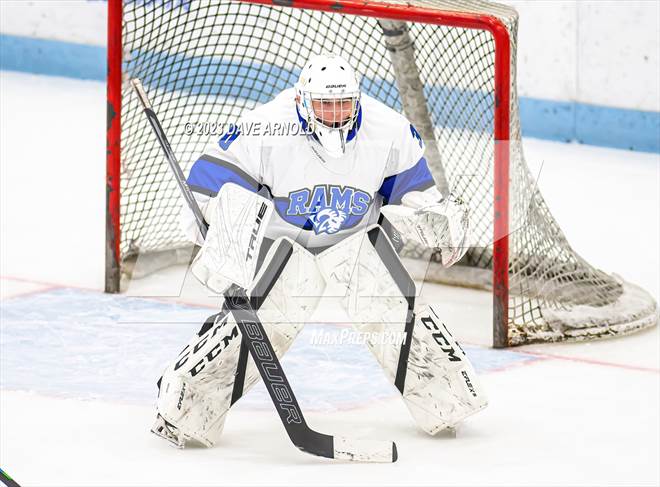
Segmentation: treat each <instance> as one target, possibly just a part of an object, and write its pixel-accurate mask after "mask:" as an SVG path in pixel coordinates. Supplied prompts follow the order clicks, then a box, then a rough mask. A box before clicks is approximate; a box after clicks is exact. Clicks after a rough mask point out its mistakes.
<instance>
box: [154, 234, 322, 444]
mask: <svg viewBox="0 0 660 487" xmlns="http://www.w3.org/2000/svg"><path fill="white" fill-rule="evenodd" d="M281 240H284V239H278V240H277V241H276V242H274V243H273V245H272V247H271V249H270V251H269V253H268V256H267V257H266V259H265V261H264V265H263V266H262V269H261V271H260V272H259V275H258V276H257V278H256V279H255V283H259V282H262V285H259V284H256V285H254V286H252V288H251V289H250V292H251V293H254V292H259V291H262V290H263V288H264V286H263V282H264V281H261V280H262V279H265V280H266V281H267V280H268V279H269V278H270V277H272V276H269V275H268V273H269V272H270V271H272V269H270V270H269V265H268V264H269V261H270V259H271V257H272V255H273V254H274V252H275V251H276V250H277V247H278V246H279V244H280V241H281ZM289 243H291V244H292V245H293V251H292V254H291V257H290V258H289V260H288V262H287V264H286V265H285V266H284V268H283V269H282V270H281V272H280V273H279V277H278V278H277V281H276V282H275V283H274V284H273V285H272V287H270V289H269V291H268V294H267V297H266V298H265V300H264V301H263V303H262V304H261V306H260V308H259V311H258V313H257V314H258V315H259V318H260V319H261V320H262V323H263V325H264V328H265V329H266V333H267V334H268V337H269V338H270V340H271V343H272V345H273V348H274V350H275V353H276V354H277V356H278V357H281V356H282V355H283V354H284V353H285V352H286V351H287V350H288V349H289V347H290V346H291V343H292V342H293V340H294V339H295V337H296V336H297V335H298V333H299V332H300V330H301V329H302V326H303V324H304V323H305V321H306V320H307V319H308V318H309V316H310V315H311V313H312V312H313V311H314V309H315V308H316V304H317V302H318V299H319V296H320V295H321V294H322V292H323V288H324V283H323V278H322V277H321V276H320V274H319V273H318V272H317V271H316V267H315V265H314V256H313V255H312V254H311V253H309V252H308V251H307V250H305V249H304V248H303V247H301V246H300V245H298V244H295V243H293V242H291V241H289ZM266 287H269V286H266ZM240 342H241V335H240V332H239V330H238V327H237V326H236V323H235V321H234V320H233V316H232V315H231V314H225V315H224V316H221V317H220V319H217V320H216V323H215V324H214V325H213V326H212V327H211V328H209V329H208V330H207V331H206V333H204V334H203V335H202V336H201V337H199V336H195V337H194V338H193V340H192V341H191V342H190V343H189V344H188V346H186V348H185V349H184V350H183V351H182V352H181V354H179V356H178V357H177V359H176V361H175V362H174V363H173V364H171V365H170V366H168V367H167V368H166V370H165V372H164V373H163V378H162V382H161V387H160V394H159V397H158V402H157V408H158V413H159V414H160V415H161V416H162V417H163V418H164V419H165V420H166V421H167V422H168V423H170V424H172V425H173V426H174V427H175V428H176V430H177V433H178V436H179V444H180V446H184V444H185V442H186V441H190V440H195V441H198V442H200V443H201V444H203V445H205V446H208V447H210V446H213V445H214V444H215V443H217V441H218V439H219V437H220V435H221V433H222V429H223V425H224V421H225V417H226V414H227V411H228V410H229V408H230V406H231V398H232V393H233V386H234V379H235V374H236V369H237V364H238V356H239V349H240ZM259 377H260V376H259V373H258V371H257V369H256V367H255V365H254V362H253V361H252V359H248V362H247V367H246V373H245V383H244V387H243V390H244V392H247V390H248V389H249V388H250V387H251V386H252V385H253V384H254V383H256V381H257V380H258V379H259Z"/></svg>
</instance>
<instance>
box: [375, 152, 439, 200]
mask: <svg viewBox="0 0 660 487" xmlns="http://www.w3.org/2000/svg"><path fill="white" fill-rule="evenodd" d="M434 185H435V181H434V180H433V176H432V175H431V171H429V166H428V164H427V163H426V159H425V158H424V157H422V158H421V159H420V160H419V161H418V162H417V164H415V165H414V166H413V167H411V168H410V169H406V170H405V171H403V172H400V173H399V174H394V175H393V176H388V177H386V178H385V179H384V180H383V184H382V185H381V187H380V189H379V190H378V193H379V194H380V195H381V196H382V197H383V204H384V205H398V204H400V203H401V198H402V197H403V195H404V194H406V193H407V192H409V191H424V190H425V189H428V188H430V187H432V186H434Z"/></svg>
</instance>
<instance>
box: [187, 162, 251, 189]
mask: <svg viewBox="0 0 660 487" xmlns="http://www.w3.org/2000/svg"><path fill="white" fill-rule="evenodd" d="M225 183H235V184H238V185H239V186H242V187H243V188H245V189H247V190H250V191H253V192H255V193H256V192H257V191H258V190H259V187H260V185H259V182H258V181H257V180H256V179H254V178H253V177H252V176H250V175H249V174H248V173H246V172H245V171H244V170H243V169H241V168H240V167H238V166H236V165H235V164H232V163H230V162H227V161H223V160H222V159H218V158H217V157H213V156H211V155H208V154H204V155H202V157H200V158H199V159H197V160H196V161H195V163H194V164H193V166H192V168H191V169H190V175H189V176H188V185H189V186H190V189H191V190H193V191H196V192H197V193H202V194H205V195H207V196H211V197H213V196H215V195H217V194H218V191H220V188H222V185H223V184H225Z"/></svg>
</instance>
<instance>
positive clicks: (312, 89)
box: [295, 54, 360, 157]
mask: <svg viewBox="0 0 660 487" xmlns="http://www.w3.org/2000/svg"><path fill="white" fill-rule="evenodd" d="M295 89H296V109H297V111H298V116H299V118H300V120H301V123H302V124H303V128H305V130H307V131H308V132H309V133H311V137H312V138H314V139H315V140H316V142H318V143H319V144H320V145H321V147H322V148H323V150H324V151H325V153H326V154H327V155H329V156H331V157H341V156H343V155H344V154H345V153H346V151H347V148H348V147H349V145H350V142H351V141H353V140H354V139H355V135H356V132H357V127H358V126H359V123H360V121H359V116H360V81H359V79H358V75H357V73H356V72H355V70H353V68H352V67H351V66H350V65H349V64H348V62H346V60H344V59H343V58H341V57H340V56H337V55H335V54H321V55H318V56H314V57H312V58H311V59H310V60H309V61H307V63H306V64H305V67H304V68H303V70H302V72H301V73H300V78H299V80H298V82H297V83H296V84H295Z"/></svg>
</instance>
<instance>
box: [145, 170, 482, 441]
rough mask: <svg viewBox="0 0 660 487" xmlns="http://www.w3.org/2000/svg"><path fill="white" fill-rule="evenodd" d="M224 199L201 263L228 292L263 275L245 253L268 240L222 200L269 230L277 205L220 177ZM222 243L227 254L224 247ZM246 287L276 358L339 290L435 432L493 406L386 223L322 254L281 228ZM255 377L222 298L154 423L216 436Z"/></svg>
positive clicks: (173, 433)
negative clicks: (275, 269)
mask: <svg viewBox="0 0 660 487" xmlns="http://www.w3.org/2000/svg"><path fill="white" fill-rule="evenodd" d="M217 199H218V202H217V204H215V205H214V209H213V210H212V211H211V212H210V214H209V215H208V219H209V220H210V221H209V223H210V227H209V235H208V236H207V239H206V241H205V242H204V245H203V247H202V249H201V251H200V252H199V254H198V256H197V257H196V259H195V262H194V263H193V272H194V274H195V275H196V276H197V277H198V278H202V279H201V280H202V282H203V283H204V284H205V285H208V284H209V283H210V282H209V281H213V282H212V284H213V285H212V288H214V289H215V290H216V291H220V289H219V287H222V286H224V285H225V284H224V283H225V282H228V281H231V280H238V281H239V282H238V283H239V284H244V283H242V282H240V279H247V276H250V275H254V270H255V268H256V265H257V263H256V261H257V259H256V258H245V257H246V256H248V255H254V254H255V252H251V253H250V252H248V250H249V248H250V247H251V245H250V244H251V243H252V244H253V245H255V247H253V248H257V249H258V248H259V247H260V245H261V243H262V240H263V231H261V230H260V229H257V230H256V231H255V230H254V229H251V230H250V231H246V232H242V231H241V230H235V229H242V228H245V227H246V225H241V222H240V221H238V220H237V219H236V218H233V217H231V214H229V213H226V212H225V213H223V211H222V208H227V207H228V205H227V202H230V201H231V202H235V201H236V200H240V201H241V202H242V203H243V205H244V206H243V208H246V211H243V212H238V214H240V215H242V217H241V218H242V219H243V221H244V222H247V221H255V217H257V216H259V214H261V216H260V218H262V219H263V221H262V223H261V224H260V228H265V226H266V224H267V220H268V218H269V216H270V211H271V208H272V206H271V205H272V203H271V202H270V201H268V200H267V199H265V198H263V197H261V196H260V195H257V194H254V193H251V192H249V191H247V190H245V189H243V188H241V187H239V186H237V185H234V184H231V183H228V184H225V185H224V186H223V187H222V189H221V190H220V192H219V194H218V196H217ZM223 202H224V204H223ZM263 205H266V207H267V210H266V211H264V210H263V208H264V206H263ZM234 207H235V206H234ZM208 213H209V212H208V211H207V214H208ZM232 218H233V219H232ZM237 218H238V217H237ZM248 227H249V226H248ZM227 236H232V238H230V239H229V240H224V241H225V242H231V245H227V246H219V242H223V240H222V239H223V238H227ZM284 243H285V244H286V245H290V246H291V248H292V251H291V253H290V255H289V257H288V258H287V260H286V262H285V265H284V266H283V267H282V270H281V272H280V273H279V275H277V276H276V275H273V273H272V272H269V271H268V270H269V265H268V263H269V262H270V261H271V259H272V258H273V255H274V253H275V252H276V251H277V249H278V248H279V247H280V246H281V245H282V244H284ZM218 252H222V253H223V254H222V257H220V258H218V257H217V256H218ZM216 266H219V267H220V268H216ZM218 276H222V278H220V279H219V278H218ZM204 279H206V280H204ZM234 282H236V281H234ZM246 287H247V288H248V293H249V296H250V302H251V304H252V307H253V309H255V310H256V311H258V315H259V318H260V319H261V322H262V324H263V326H264V329H265V330H266V333H267V335H268V337H269V338H270V341H271V343H272V345H273V349H274V351H275V353H276V355H277V356H278V358H279V357H281V356H282V355H283V354H284V353H285V352H286V351H287V350H288V348H289V347H290V345H291V343H292V342H293V340H294V339H295V337H296V336H297V335H298V333H299V332H300V330H301V329H302V326H303V325H304V323H306V322H307V321H308V320H309V318H310V317H311V315H312V313H313V312H314V310H315V309H316V307H317V305H318V303H319V300H320V297H321V296H323V295H324V294H326V295H333V296H341V306H342V307H343V308H344V309H345V311H346V312H347V314H348V316H349V317H350V320H351V322H352V326H353V327H354V328H355V329H356V330H357V331H359V332H365V333H366V336H368V337H369V340H367V345H368V347H369V349H370V350H371V352H372V353H373V354H374V356H375V358H376V359H377V361H378V362H379V363H380V365H381V366H382V367H383V370H384V372H385V374H386V376H387V378H388V379H389V380H390V381H391V382H392V383H393V384H394V385H395V386H396V387H397V389H398V390H399V391H400V393H401V395H402V397H403V399H404V401H405V403H406V405H407V407H408V409H409V410H410V412H411V414H412V417H413V419H414V420H415V422H416V423H417V425H418V426H419V427H420V428H421V429H422V430H424V431H425V432H427V433H429V434H436V433H438V432H439V431H442V430H444V429H447V428H453V427H455V426H456V425H457V424H458V423H459V422H461V421H462V420H463V419H465V418H466V417H467V416H469V415H471V414H474V413H475V412H477V411H479V410H481V409H483V408H484V407H485V406H486V404H487V401H486V398H485V395H484V393H483V390H482V389H481V386H480V385H479V380H478V378H477V377H476V375H475V372H474V369H473V368H472V365H471V364H470V363H469V360H468V359H467V357H466V355H465V353H464V351H463V350H462V349H461V347H460V345H459V344H458V342H456V340H455V339H454V338H453V337H452V335H451V333H450V332H449V330H448V329H447V327H446V326H445V324H444V323H443V322H442V320H441V319H440V317H439V316H440V314H441V313H440V312H439V310H438V307H437V306H426V307H425V308H423V309H422V310H421V311H419V312H418V313H417V314H416V313H415V312H414V308H415V284H414V282H413V281H412V279H411V278H410V276H409V275H408V273H407V271H406V270H405V268H404V267H403V265H402V263H401V261H400V260H399V258H398V256H397V254H396V252H395V251H394V248H393V247H392V245H391V242H390V240H389V238H388V237H387V235H386V234H385V232H384V231H383V230H382V228H381V227H379V226H377V225H374V226H371V227H369V228H368V229H367V230H366V231H361V232H357V233H355V234H353V235H351V236H350V237H347V238H346V239H344V240H343V241H341V242H340V243H338V244H336V245H334V246H333V247H331V248H329V249H327V250H325V251H323V252H321V253H319V254H317V255H314V254H312V253H311V252H310V251H308V250H307V249H305V248H303V247H302V246H301V245H299V244H297V243H295V242H293V241H292V240H290V239H288V238H279V239H277V240H276V241H275V243H274V244H273V245H272V246H271V248H270V249H269V251H268V253H267V255H266V257H265V259H264V263H263V265H262V266H261V270H260V271H259V273H258V274H257V276H256V278H255V279H254V280H253V281H252V283H251V284H250V285H249V286H246ZM399 331H403V332H405V341H404V342H403V343H402V344H400V345H399V344H391V343H385V341H384V340H378V339H377V337H378V334H380V333H392V332H399ZM258 379H259V374H258V373H257V370H256V368H255V365H254V362H253V361H252V360H251V359H250V358H248V354H247V350H246V349H245V347H244V346H242V345H241V340H240V331H239V330H238V328H237V326H236V323H235V321H234V320H233V319H232V316H231V314H229V313H228V312H227V309H226V307H225V308H223V311H222V312H220V313H218V314H217V315H214V316H212V317H210V318H209V320H207V322H206V323H205V324H204V326H203V327H202V329H201V330H200V332H199V333H198V334H197V335H196V336H195V337H193V339H192V340H191V341H190V343H189V344H188V345H187V346H186V347H185V348H184V349H183V351H182V352H181V353H180V354H179V356H178V357H177V358H176V360H175V361H174V362H173V363H172V364H171V365H170V366H168V367H167V368H166V370H165V371H164V373H163V377H162V378H161V381H159V386H160V387H159V397H158V402H157V409H158V417H157V420H156V424H155V425H154V427H153V429H152V431H153V432H154V433H156V434H158V435H159V436H162V437H164V438H166V439H168V440H169V441H171V442H172V443H174V444H176V445H177V446H180V447H183V446H185V444H186V443H188V442H191V441H193V442H199V443H201V444H203V445H205V446H212V445H214V444H215V443H217V441H218V440H219V438H220V435H221V433H222V429H223V425H224V421H225V418H226V414H227V412H228V410H229V408H230V407H231V405H232V404H233V403H234V402H236V401H237V400H238V399H239V398H240V397H241V396H242V395H243V394H244V392H245V391H247V390H248V389H249V388H250V387H251V386H252V385H254V383H256V381H257V380H258Z"/></svg>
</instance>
